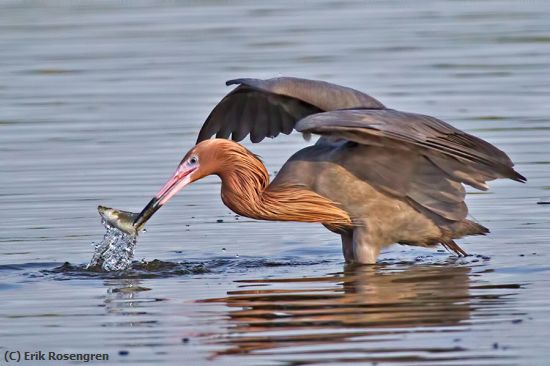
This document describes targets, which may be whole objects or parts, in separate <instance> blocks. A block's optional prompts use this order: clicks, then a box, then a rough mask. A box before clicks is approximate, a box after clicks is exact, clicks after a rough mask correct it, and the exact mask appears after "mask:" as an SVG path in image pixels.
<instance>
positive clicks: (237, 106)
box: [197, 77, 384, 143]
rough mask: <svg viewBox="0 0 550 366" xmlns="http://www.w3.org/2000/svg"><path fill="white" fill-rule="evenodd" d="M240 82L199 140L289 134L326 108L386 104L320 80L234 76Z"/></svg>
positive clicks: (217, 108)
mask: <svg viewBox="0 0 550 366" xmlns="http://www.w3.org/2000/svg"><path fill="white" fill-rule="evenodd" d="M226 84H227V85H233V84H239V86H238V87H237V88H235V89H234V90H233V91H231V92H230V93H229V94H227V95H226V96H225V97H224V98H223V99H222V100H221V101H220V102H219V103H218V104H217V105H216V106H215V107H214V109H213V110H212V112H211V113H210V115H209V116H208V118H207V119H206V121H205V123H204V124H203V126H202V128H201V130H200V132H199V135H198V138H197V143H199V142H200V141H203V140H206V139H209V138H210V137H212V136H213V135H216V137H218V138H229V137H230V136H231V138H232V139H233V140H234V141H241V140H242V139H244V138H245V137H246V136H247V135H248V134H250V140H251V141H252V142H260V141H261V140H263V139H264V138H265V137H276V136H277V135H279V134H280V133H284V134H287V135H288V134H290V133H291V132H292V130H293V129H294V126H295V124H296V122H297V121H299V120H300V119H302V118H304V117H306V116H309V115H312V114H315V113H320V112H324V111H332V110H337V109H349V108H384V105H383V104H382V103H380V102H379V101H378V100H376V99H374V98H372V97H370V96H369V95H367V94H364V93H361V92H359V91H357V90H354V89H351V88H347V87H344V86H340V85H336V84H331V83H327V82H324V81H318V80H308V79H299V78H290V77H280V78H273V79H267V80H260V79H235V80H229V81H228V82H227V83H226Z"/></svg>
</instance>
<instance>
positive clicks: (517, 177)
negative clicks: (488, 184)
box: [512, 170, 527, 183]
mask: <svg viewBox="0 0 550 366" xmlns="http://www.w3.org/2000/svg"><path fill="white" fill-rule="evenodd" d="M512 180H515V181H516V182H520V183H525V182H527V178H525V177H524V176H523V175H521V174H519V173H518V172H516V171H515V170H514V175H513V177H512Z"/></svg>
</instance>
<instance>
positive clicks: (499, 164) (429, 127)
mask: <svg viewBox="0 0 550 366" xmlns="http://www.w3.org/2000/svg"><path fill="white" fill-rule="evenodd" d="M296 130H297V131H299V132H303V133H314V134H319V135H327V136H332V137H338V138H342V139H345V140H349V141H353V142H356V143H359V144H364V145H378V146H387V147H396V148H401V149H408V150H415V151H420V152H422V154H423V155H425V156H426V157H428V158H429V159H430V161H432V162H433V163H434V164H435V165H437V166H439V167H440V168H441V169H442V170H443V171H445V172H446V173H448V174H450V175H452V176H454V177H455V178H456V179H457V180H459V181H462V182H464V183H466V184H469V185H471V186H473V187H475V188H478V189H482V190H485V189H487V186H486V185H485V182H486V181H489V180H492V179H496V178H510V179H513V180H517V181H519V182H524V181H526V179H525V177H523V176H522V175H521V174H519V173H517V172H516V171H515V170H514V169H513V166H514V164H513V163H512V161H511V160H510V158H509V157H508V156H507V155H506V154H505V153H504V152H503V151H501V150H499V149H497V148H496V147H495V146H493V145H491V144H490V143H488V142H487V141H484V140H482V139H480V138H478V137H475V136H472V135H470V134H468V133H466V132H464V131H461V130H459V129H456V128H454V127H453V126H451V125H449V124H448V123H445V122H443V121H441V120H439V119H437V118H434V117H430V116H425V115H421V114H415V113H406V112H400V111H396V110H393V109H381V110H361V109H357V110H345V111H332V112H325V113H319V114H316V115H312V116H309V117H306V118H304V119H302V120H300V121H299V122H298V124H297V125H296Z"/></svg>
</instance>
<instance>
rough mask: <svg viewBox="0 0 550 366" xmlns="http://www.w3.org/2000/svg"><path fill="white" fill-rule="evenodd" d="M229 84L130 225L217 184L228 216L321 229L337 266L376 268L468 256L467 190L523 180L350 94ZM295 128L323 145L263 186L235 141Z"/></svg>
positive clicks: (422, 121) (494, 152)
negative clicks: (441, 254) (190, 189)
mask: <svg viewBox="0 0 550 366" xmlns="http://www.w3.org/2000/svg"><path fill="white" fill-rule="evenodd" d="M231 84H237V85H238V86H237V87H236V88H235V89H234V90H233V91H231V92H230V93H229V94H227V95H226V96H225V97H224V98H223V99H222V100H221V101H220V102H219V103H218V105H216V107H215V108H214V109H213V110H212V112H211V113H210V115H209V116H208V118H207V120H206V122H205V123H204V125H203V126H202V129H201V130H200V133H199V137H198V140H197V145H196V146H195V147H193V148H192V149H191V150H190V151H189V152H188V153H187V154H186V155H185V157H184V158H183V160H182V161H181V163H180V164H179V165H178V167H177V169H176V172H175V173H174V175H173V176H172V177H171V178H170V179H169V181H168V182H167V183H166V185H165V186H164V187H163V188H162V189H161V190H160V191H159V193H158V194H157V195H156V196H155V197H154V198H153V199H152V200H151V201H150V202H149V204H148V205H147V206H146V207H145V208H144V209H143V211H142V212H141V213H140V214H139V216H138V218H137V219H136V221H135V225H136V227H139V226H141V225H143V224H144V223H145V221H147V220H148V219H149V218H150V217H151V216H152V215H153V214H154V213H155V212H156V210H158V209H159V208H160V207H161V206H162V205H164V204H165V203H166V202H167V201H168V200H169V199H170V198H171V197H172V196H174V194H176V192H178V191H179V190H180V189H182V188H183V187H185V186H186V185H188V184H190V183H192V182H194V181H196V180H198V179H201V178H203V177H205V176H207V175H211V174H215V175H218V176H219V177H220V178H221V181H222V185H221V197H222V200H223V202H224V203H225V205H226V206H227V207H229V208H230V209H231V210H233V211H234V212H236V213H237V214H239V215H243V216H246V217H250V218H254V219H260V220H273V221H300V222H319V223H322V224H323V225H324V226H325V227H326V228H327V229H328V230H330V231H332V232H334V233H337V234H339V235H340V236H341V239H342V250H343V254H344V257H345V260H346V262H353V263H365V264H366V263H375V262H376V258H377V257H378V255H379V253H380V250H381V248H384V247H386V246H389V245H391V244H393V243H399V244H406V245H415V246H422V247H432V246H435V245H437V244H442V245H443V246H444V247H446V248H448V249H450V250H452V251H454V252H455V253H456V254H458V255H465V254H466V253H465V252H464V250H462V249H461V248H460V247H459V246H458V244H456V243H455V241H454V239H458V238H461V237H463V236H466V235H484V234H486V233H488V232H489V230H488V229H487V228H485V227H483V226H482V225H480V224H478V223H475V222H473V221H470V220H468V219H466V216H467V214H468V208H467V207H466V204H465V203H464V198H465V190H464V184H467V185H469V186H472V187H474V188H477V189H480V190H487V189H488V186H487V184H486V182H487V181H490V180H493V179H497V178H510V179H513V180H516V181H519V182H524V181H525V180H526V179H525V178H524V177H523V176H522V175H520V174H519V173H517V172H516V171H515V170H514V169H513V166H514V164H513V163H512V161H511V160H510V159H509V158H508V156H507V155H506V154H505V153H504V152H502V151H501V150H499V149H497V148H496V147H495V146H493V145H491V144H489V143H488V142H486V141H484V140H482V139H480V138H477V137H475V136H472V135H470V134H468V133H465V132H463V131H460V130H458V129H456V128H454V127H452V126H451V125H449V124H447V123H445V122H443V121H441V120H438V119H436V118H434V117H430V116H425V115H420V114H414V113H407V112H400V111H397V110H393V109H387V108H385V107H384V105H383V104H382V103H380V102H379V101H378V100H376V99H374V98H372V97H370V96H369V95H367V94H364V93H361V92H359V91H357V90H354V89H351V88H347V87H343V86H339V85H335V84H330V83H327V82H322V81H315V80H306V79H298V78H289V77H281V78H275V79H269V80H258V79H237V80H231V81H228V82H227V85H231ZM293 130H296V131H298V132H301V133H303V134H307V135H310V134H316V135H320V136H321V138H320V139H319V140H318V141H317V143H315V144H314V145H312V146H309V147H306V148H304V149H302V150H300V151H298V152H296V153H295V154H294V155H293V156H292V157H291V158H290V159H289V160H288V161H287V162H286V163H285V164H284V166H283V167H282V168H281V170H280V172H279V174H277V176H276V177H275V178H274V179H273V181H272V182H271V183H270V181H269V174H268V173H267V170H266V168H265V166H264V165H263V163H262V162H261V161H260V159H259V158H258V157H257V156H256V155H254V154H253V153H251V152H250V151H249V150H247V149H246V148H244V147H243V146H241V145H240V144H238V143H237V142H238V141H241V140H242V139H244V138H245V137H246V136H247V135H248V134H250V139H251V141H252V142H260V141H261V140H263V139H264V138H265V137H276V136H277V135H279V134H280V133H284V134H289V133H291V132H292V131H293ZM213 135H216V137H217V138H215V139H210V137H212V136H213ZM229 138H231V139H232V140H234V141H231V140H229Z"/></svg>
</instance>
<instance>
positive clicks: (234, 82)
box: [225, 78, 251, 86]
mask: <svg viewBox="0 0 550 366" xmlns="http://www.w3.org/2000/svg"><path fill="white" fill-rule="evenodd" d="M247 80H251V79H250V78H239V79H231V80H227V81H226V82H225V85H226V86H229V85H237V84H246V81H247Z"/></svg>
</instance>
